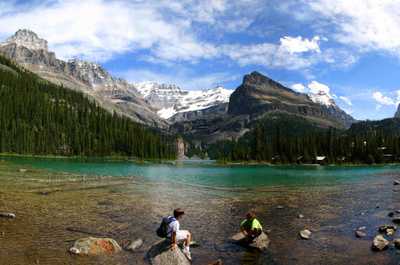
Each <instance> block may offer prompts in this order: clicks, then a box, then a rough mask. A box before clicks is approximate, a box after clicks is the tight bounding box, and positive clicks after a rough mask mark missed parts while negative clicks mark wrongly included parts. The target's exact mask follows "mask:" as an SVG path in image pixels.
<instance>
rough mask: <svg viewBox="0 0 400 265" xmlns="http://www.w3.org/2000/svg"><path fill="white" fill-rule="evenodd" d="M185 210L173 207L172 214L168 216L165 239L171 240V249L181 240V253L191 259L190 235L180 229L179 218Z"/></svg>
mask: <svg viewBox="0 0 400 265" xmlns="http://www.w3.org/2000/svg"><path fill="white" fill-rule="evenodd" d="M184 214H185V212H184V211H183V210H182V209H179V208H178V209H175V210H174V216H171V217H169V218H170V222H169V224H168V229H167V239H168V240H170V242H171V249H172V250H174V249H175V248H176V246H177V244H178V243H181V242H183V254H185V256H186V257H187V259H188V260H192V257H191V255H190V249H189V246H190V242H191V241H192V235H191V234H190V232H189V231H188V230H181V229H180V223H179V220H181V219H182V217H183V215H184Z"/></svg>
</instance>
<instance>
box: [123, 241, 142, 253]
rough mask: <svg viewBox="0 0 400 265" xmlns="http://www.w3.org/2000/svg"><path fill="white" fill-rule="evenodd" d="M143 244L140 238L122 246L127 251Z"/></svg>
mask: <svg viewBox="0 0 400 265" xmlns="http://www.w3.org/2000/svg"><path fill="white" fill-rule="evenodd" d="M142 245H143V240H142V239H141V238H139V239H137V240H135V241H133V242H131V241H129V242H128V243H127V244H126V245H125V246H124V250H127V251H135V250H137V249H139V248H140V247H141V246H142Z"/></svg>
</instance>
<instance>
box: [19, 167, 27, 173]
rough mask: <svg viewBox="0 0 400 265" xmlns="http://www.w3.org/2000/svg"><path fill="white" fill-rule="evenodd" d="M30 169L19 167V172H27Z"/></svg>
mask: <svg viewBox="0 0 400 265" xmlns="http://www.w3.org/2000/svg"><path fill="white" fill-rule="evenodd" d="M27 171H28V170H27V169H25V168H20V169H19V172H21V173H25V172H27Z"/></svg>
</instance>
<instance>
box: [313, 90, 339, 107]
mask: <svg viewBox="0 0 400 265" xmlns="http://www.w3.org/2000/svg"><path fill="white" fill-rule="evenodd" d="M308 96H309V97H310V99H311V100H312V101H313V102H315V103H318V104H321V105H324V106H333V105H336V103H335V101H334V100H333V97H332V96H331V95H330V94H329V93H326V92H325V91H323V90H319V91H317V92H316V93H311V92H310V93H308Z"/></svg>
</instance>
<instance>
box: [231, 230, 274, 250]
mask: <svg viewBox="0 0 400 265" xmlns="http://www.w3.org/2000/svg"><path fill="white" fill-rule="evenodd" d="M231 239H232V241H233V242H234V243H236V244H239V245H243V246H247V247H251V248H255V249H258V250H260V251H265V250H267V248H268V246H269V243H270V240H269V238H268V236H267V234H265V233H264V232H262V233H261V235H259V236H258V237H257V238H256V239H255V240H254V241H253V242H250V243H249V242H248V239H247V238H246V237H245V236H244V235H243V233H237V234H235V235H234V236H232V238H231Z"/></svg>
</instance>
